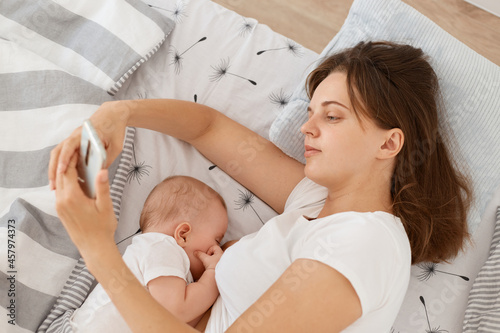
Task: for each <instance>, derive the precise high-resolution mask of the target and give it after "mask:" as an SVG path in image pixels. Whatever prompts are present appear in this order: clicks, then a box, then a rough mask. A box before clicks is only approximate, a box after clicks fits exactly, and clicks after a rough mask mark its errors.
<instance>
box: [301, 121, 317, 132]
mask: <svg viewBox="0 0 500 333" xmlns="http://www.w3.org/2000/svg"><path fill="white" fill-rule="evenodd" d="M300 131H301V132H302V134H305V135H310V136H316V135H317V132H318V130H317V127H316V125H315V124H314V119H313V117H310V118H309V119H308V120H307V121H306V122H305V123H304V124H303V125H302V126H301V127H300Z"/></svg>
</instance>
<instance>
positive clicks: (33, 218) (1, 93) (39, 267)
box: [0, 0, 174, 332]
mask: <svg viewBox="0 0 500 333" xmlns="http://www.w3.org/2000/svg"><path fill="white" fill-rule="evenodd" d="M173 26H174V24H173V22H172V21H171V20H169V19H167V18H166V17H164V16H162V15H158V13H157V12H155V11H154V10H152V9H151V8H150V7H149V6H147V5H145V4H144V3H142V2H140V1H135V0H107V1H100V0H86V1H57V2H56V1H51V0H38V1H29V0H28V1H21V0H2V1H1V3H0V168H1V173H0V290H1V292H0V317H1V318H2V319H1V320H0V331H1V332H35V331H36V330H37V329H38V328H39V326H40V325H41V324H42V322H43V321H44V319H45V318H46V317H47V316H48V315H49V313H51V315H50V316H49V317H48V318H47V320H45V322H44V325H42V327H41V328H40V331H44V330H45V329H47V328H48V327H50V326H51V325H52V327H54V321H55V320H56V319H58V318H59V317H60V315H62V314H63V313H64V312H65V309H66V308H68V307H74V306H78V305H79V304H78V303H79V302H81V301H82V296H84V295H86V293H87V290H88V289H89V288H90V287H91V286H92V283H93V277H92V276H91V275H90V274H88V272H86V270H85V268H84V264H83V262H82V261H81V260H80V255H79V253H78V250H77V249H76V248H75V247H74V245H73V244H72V242H71V240H70V239H69V237H68V235H67V233H66V231H65V230H64V228H63V227H62V225H61V223H60V221H59V219H58V218H57V213H56V211H55V206H54V202H55V196H54V193H53V192H51V191H49V187H48V178H47V167H48V161H49V154H50V151H51V150H52V148H53V147H54V146H55V145H56V144H57V143H59V142H60V141H62V140H63V139H64V138H65V137H67V136H68V135H69V134H70V133H71V132H72V131H73V130H74V129H75V128H76V127H78V126H80V125H81V124H82V122H83V120H85V119H87V118H89V116H90V115H91V114H92V113H94V112H95V110H96V109H97V108H98V106H99V105H100V104H101V103H103V102H105V101H109V100H111V99H112V95H113V94H114V93H115V92H116V91H117V90H118V89H119V88H120V87H121V85H122V84H123V82H124V81H125V79H126V78H127V77H128V76H130V75H131V74H132V73H133V72H134V71H135V69H136V68H137V67H138V66H140V65H141V64H142V63H143V62H144V61H146V60H148V59H149V57H150V56H151V55H152V54H154V52H155V51H156V50H157V49H158V48H159V46H160V45H161V44H162V42H163V41H164V40H165V38H166V36H167V35H168V34H169V32H170V31H171V30H172V28H173ZM131 31H134V32H135V33H131ZM137 32H139V33H137ZM141 32H142V33H141ZM133 133H134V130H133V129H129V130H128V132H127V138H128V139H130V138H131V136H133ZM131 156H132V155H131V153H130V151H129V149H128V148H127V147H125V149H124V151H123V152H122V154H121V156H120V157H119V158H118V159H117V160H116V161H115V163H114V164H113V166H112V167H111V168H110V171H111V174H112V177H111V179H112V181H111V187H112V193H113V197H114V198H113V200H114V204H115V211H116V212H118V211H119V204H120V194H121V191H123V186H124V184H125V179H126V173H125V172H124V171H123V170H125V168H126V167H127V166H128V164H127V163H128V162H129V161H130V159H131ZM68 277H70V279H69V280H68ZM61 291H63V292H62V294H61ZM60 294H61V295H66V296H67V297H62V298H60V299H59V300H58V301H57V304H56V299H57V297H58V296H59V295H60ZM53 307H54V308H53ZM51 309H52V312H51ZM60 319H61V318H59V320H60Z"/></svg>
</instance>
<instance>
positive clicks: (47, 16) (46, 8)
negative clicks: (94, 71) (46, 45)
mask: <svg viewBox="0 0 500 333" xmlns="http://www.w3.org/2000/svg"><path fill="white" fill-rule="evenodd" d="M1 8H2V15H4V16H6V17H7V18H9V19H11V20H13V21H16V22H18V23H19V24H21V25H23V26H25V27H27V28H29V29H31V30H33V31H36V32H37V33H38V34H40V35H42V36H44V37H46V38H47V39H50V40H52V41H54V42H55V43H57V44H60V45H62V46H65V47H67V48H69V49H72V50H73V51H75V52H76V53H78V54H80V55H82V56H83V57H84V58H85V59H87V60H88V61H89V62H91V63H92V64H94V65H95V66H96V67H98V68H100V69H101V70H102V71H103V72H104V73H106V74H107V75H108V76H110V77H111V78H112V79H113V80H114V81H117V80H118V79H119V78H120V77H121V76H122V75H123V69H125V70H128V69H129V68H130V67H132V66H133V65H134V64H135V63H136V62H137V61H138V59H140V58H141V55H140V54H138V53H136V52H135V51H134V50H133V49H132V48H130V47H129V46H128V45H127V44H126V43H124V42H123V41H122V40H120V39H119V38H117V37H116V36H115V35H113V34H112V33H111V32H110V31H108V30H107V29H105V28H103V27H102V26H100V25H99V24H97V23H95V22H93V21H90V20H87V19H86V18H84V17H82V16H80V15H76V14H75V13H73V12H71V11H69V10H67V9H66V8H64V7H62V6H60V5H58V4H57V3H55V2H54V1H51V0H38V1H22V5H20V1H19V0H2V7H1ZM89 37H90V38H92V40H90V42H93V43H92V47H89ZM27 47H28V48H29V46H27ZM104 49H105V50H104ZM110 50H112V54H111V56H107V57H103V56H102V55H103V54H108V55H109V52H110ZM35 51H36V50H35ZM103 51H105V52H104V53H103ZM118 56H119V59H120V61H117V57H118Z"/></svg>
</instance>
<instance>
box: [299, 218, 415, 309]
mask: <svg viewBox="0 0 500 333" xmlns="http://www.w3.org/2000/svg"><path fill="white" fill-rule="evenodd" d="M367 214H374V213H361V214H359V215H358V214H356V213H352V212H348V213H340V214H335V215H332V216H329V217H326V218H323V219H318V220H316V221H308V222H305V223H311V224H315V225H314V227H313V228H310V229H311V230H310V232H308V233H307V234H306V235H305V237H304V238H303V239H302V241H301V242H298V245H297V246H296V248H295V249H294V251H293V253H292V259H293V260H295V259H299V258H305V259H313V260H317V261H320V262H322V263H324V264H326V265H328V266H330V267H332V268H334V269H335V270H337V271H338V272H339V273H341V274H342V275H343V276H344V277H346V278H347V279H348V280H349V282H350V283H351V285H352V286H353V288H354V289H355V291H356V293H357V295H358V297H359V299H360V302H361V306H362V310H363V314H366V313H369V312H372V311H374V310H376V309H377V308H379V307H381V306H382V304H383V303H384V302H386V299H387V297H392V296H391V295H393V294H394V298H401V297H402V296H404V294H405V292H406V288H407V286H408V281H409V272H410V262H411V256H410V250H409V244H408V242H407V238H406V234H404V229H403V228H402V226H400V227H401V229H402V230H399V224H400V223H399V222H397V221H396V218H395V217H393V219H392V222H393V224H394V226H395V228H394V230H392V228H393V226H390V227H389V228H388V227H387V226H386V224H385V223H391V221H387V222H382V223H381V222H380V221H379V219H378V218H376V217H375V218H374V217H373V216H370V215H367ZM387 215H388V216H389V215H390V214H387ZM361 216H362V217H361Z"/></svg>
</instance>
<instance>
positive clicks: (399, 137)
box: [379, 128, 405, 159]
mask: <svg viewBox="0 0 500 333" xmlns="http://www.w3.org/2000/svg"><path fill="white" fill-rule="evenodd" d="M404 142H405V136H404V134H403V131H402V130H401V129H399V128H392V129H390V130H388V131H387V132H386V135H385V141H384V143H383V144H382V146H380V151H379V158H381V159H387V158H392V157H395V156H396V155H397V154H398V153H399V152H400V150H401V148H403V145H404Z"/></svg>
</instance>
